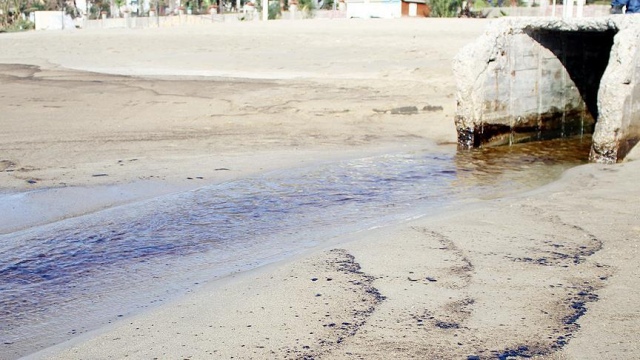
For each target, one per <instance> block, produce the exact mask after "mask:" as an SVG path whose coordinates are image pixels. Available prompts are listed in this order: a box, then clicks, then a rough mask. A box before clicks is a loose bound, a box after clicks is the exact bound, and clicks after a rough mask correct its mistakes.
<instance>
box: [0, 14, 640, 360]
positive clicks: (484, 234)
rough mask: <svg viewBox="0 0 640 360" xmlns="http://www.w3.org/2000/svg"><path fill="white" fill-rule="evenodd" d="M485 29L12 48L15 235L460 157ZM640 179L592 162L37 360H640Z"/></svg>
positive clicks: (328, 250) (4, 153) (10, 190)
mask: <svg viewBox="0 0 640 360" xmlns="http://www.w3.org/2000/svg"><path fill="white" fill-rule="evenodd" d="M486 24H487V22H485V21H475V20H464V19H449V20H438V19H429V20H394V21H386V20H385V21H383V20H380V21H377V20H370V21H358V20H349V21H348V20H339V21H336V20H334V21H328V20H326V21H325V20H314V21H293V22H284V21H283V22H270V23H268V24H261V23H233V24H231V23H228V24H213V25H210V26H194V27H185V28H174V29H147V30H111V31H76V32H64V33H58V32H55V33H53V32H51V33H22V34H3V35H2V36H0V46H1V47H2V48H3V49H11V51H7V52H3V53H2V54H0V64H4V65H0V80H1V81H2V83H3V86H2V87H0V114H2V119H1V121H2V126H3V131H2V133H0V161H1V162H0V186H1V190H2V195H0V196H2V197H3V204H2V205H0V210H2V213H3V214H11V216H12V218H11V219H12V220H6V219H8V217H6V216H3V218H4V220H3V222H2V223H0V226H1V229H2V231H3V232H9V231H12V230H16V229H20V228H25V227H29V226H33V225H35V224H41V223H46V222H49V221H53V220H56V219H59V218H64V217H68V216H74V215H78V214H82V213H86V212H91V211H95V210H98V209H100V208H104V207H109V206H113V205H115V204H118V203H123V202H130V201H137V200H141V199H144V198H148V197H152V196H157V195H160V194H165V193H170V192H177V191H184V190H187V189H193V188H196V187H199V186H202V185H204V184H211V183H217V182H221V181H226V180H231V179H236V178H241V177H244V176H248V175H249V174H255V173H258V172H261V171H266V170H270V169H279V168H287V167H290V166H297V165H301V164H313V163H314V162H318V161H326V160H333V159H340V158H343V157H348V156H358V155H364V154H368V153H377V152H382V151H385V150H386V149H400V148H419V147H421V146H426V145H425V144H446V143H452V142H454V141H455V139H456V134H455V131H454V126H453V113H454V109H455V99H454V89H455V88H454V80H453V74H452V73H451V69H450V63H451V58H452V57H453V55H454V54H455V53H456V52H457V50H458V49H459V48H460V47H461V46H463V45H464V44H466V43H468V42H469V41H472V40H473V39H474V38H475V37H476V36H478V35H479V34H480V33H481V31H482V29H483V28H484V27H485V26H486ZM109 74H111V75H109ZM134 75H135V76H134ZM175 75H178V76H175ZM413 106H415V107H416V109H417V113H414V114H407V113H403V111H397V110H396V111H392V110H394V109H399V108H403V107H413ZM439 107H442V109H440V108H439ZM410 112H415V111H414V110H411V111H410ZM633 157H634V155H632V156H631V158H633ZM639 172H640V165H637V162H633V161H631V162H627V163H624V164H618V165H614V166H600V165H585V166H581V167H578V168H575V169H573V170H570V171H569V172H568V173H567V174H566V175H565V176H564V177H563V178H562V179H561V180H559V181H557V182H555V183H553V184H551V185H548V186H545V187H543V188H541V189H538V190H535V191H533V192H529V193H527V194H523V195H519V196H513V197H509V198H504V199H499V200H487V201H483V202H481V203H477V204H473V205H469V206H467V207H465V208H461V209H456V210H450V211H448V212H446V213H442V214H440V215H438V216H436V217H425V218H421V219H417V220H413V221H410V222H407V223H404V224H401V225H396V226H393V227H386V228H381V229H376V230H371V231H368V232H362V233H358V234H354V235H350V236H348V237H345V238H342V239H334V240H332V241H331V242H330V245H327V246H324V247H323V248H319V249H315V250H314V251H311V252H308V253H306V254H304V255H303V256H300V257H297V258H295V259H291V260H288V261H285V262H280V263H277V264H272V265H269V266H267V267H264V268H260V269H256V270H254V271H250V272H246V273H241V274H237V275H234V276H230V277H227V278H224V279H220V280H217V281H214V282H212V283H210V284H207V285H206V286H204V287H203V288H201V289H200V290H199V291H197V292H196V293H193V294H189V295H187V296H185V297H184V298H181V299H180V300H178V301H175V302H172V303H170V304H167V305H164V306H162V307H160V308H158V309H155V310H152V311H149V312H146V313H143V314H139V315H137V316H133V317H130V318H126V319H123V320H122V321H121V322H119V323H117V324H114V325H112V326H110V327H108V328H104V329H99V330H97V331H95V332H92V333H89V334H84V335H81V336H80V337H79V338H76V339H74V340H71V342H69V343H65V344H61V345H59V346H57V347H54V348H50V349H47V350H45V351H44V352H41V353H38V354H35V355H34V358H56V359H75V358H96V359H97V358H103V359H107V358H111V359H119V358H124V357H125V356H128V357H129V358H154V357H157V358H211V357H219V358H224V357H227V358H229V357H231V356H233V357H235V358H244V359H246V358H304V357H305V356H307V357H312V358H332V359H333V358H338V359H341V358H345V359H347V358H348V359H352V358H367V359H369V358H379V359H386V358H390V357H397V358H443V359H450V358H462V359H466V358H470V359H473V358H496V357H502V358H506V357H508V356H518V355H522V356H538V357H540V358H549V359H584V358H593V359H601V358H620V359H623V358H628V359H631V358H637V357H638V356H640V355H639V354H640V349H638V347H639V345H638V344H640V338H639V337H640V335H638V334H640V331H638V330H639V329H640V316H639V315H640V307H639V306H638V305H637V304H636V302H635V301H634V299H636V298H637V296H638V292H639V291H640V290H638V289H640V283H639V282H640V277H639V276H638V275H639V273H640V267H638V265H637V262H636V261H635V259H636V258H637V256H638V246H637V243H638V242H637V241H638V238H639V236H640V221H638V220H637V214H638V212H639V210H640V209H639V208H638V205H637V201H635V199H637V198H638V195H639V193H640V190H638V188H637V186H635V181H634V179H635V178H636V177H637V176H638V175H639ZM24 192H30V193H28V194H27V195H21V196H18V195H15V194H16V193H24ZM80 195H81V196H82V197H81V198H79V197H78V196H80ZM25 197H26V198H27V199H29V200H24V199H25ZM15 209H18V210H15ZM20 211H22V213H20ZM34 211H35V213H34ZM21 214H22V215H21Z"/></svg>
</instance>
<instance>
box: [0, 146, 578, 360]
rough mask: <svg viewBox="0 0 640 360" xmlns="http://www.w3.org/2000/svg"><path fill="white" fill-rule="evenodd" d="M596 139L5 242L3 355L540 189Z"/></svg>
mask: <svg viewBox="0 0 640 360" xmlns="http://www.w3.org/2000/svg"><path fill="white" fill-rule="evenodd" d="M588 144H589V141H586V140H575V139H574V140H562V141H558V143H557V144H555V145H553V144H552V143H550V142H547V143H546V146H540V145H536V144H528V145H527V144H525V145H522V146H520V147H518V146H514V147H510V148H496V149H485V150H482V149H481V150H476V151H469V152H462V153H458V154H456V153H455V152H454V151H452V150H450V151H445V152H442V153H439V154H433V153H428V154H421V153H410V154H394V155H384V156H377V157H370V158H364V159H357V160H351V161H344V162H340V163H337V164H327V165H323V166H318V167H314V168H303V169H294V170H287V171H280V172H272V173H269V174H265V175H263V176H259V177H255V178H248V179H243V180H238V181H234V182H229V183H225V184H221V185H214V186H208V187H204V188H201V189H199V190H196V191H192V192H186V193H182V194H178V195H173V196H166V197H161V198H157V199H154V200H150V201H147V202H143V203H139V204H134V205H128V206H123V207H118V208H114V209H110V210H106V211H102V212H100V213H97V214H93V215H89V216H84V217H80V218H75V219H69V220H66V221H62V222H59V223H55V224H51V225H47V226H42V227H38V228H34V229H31V230H27V231H22V232H19V233H14V234H9V235H4V236H0V303H1V304H2V308H1V309H0V334H2V335H1V336H2V338H1V339H0V342H2V343H4V344H5V345H6V346H5V347H6V349H8V350H7V351H9V352H8V353H6V354H4V353H3V352H2V351H0V357H16V356H19V355H24V354H25V353H28V351H29V350H30V351H33V350H36V349H38V348H39V347H44V346H48V345H51V344H53V343H56V342H59V341H61V340H64V339H65V338H68V337H71V336H73V335H74V334H75V333H76V332H79V331H83V330H88V329H90V328H91V327H92V326H93V327H96V326H97V325H96V324H95V323H96V322H98V325H99V324H100V322H105V321H107V320H108V319H110V318H113V317H115V316H117V314H119V313H123V312H127V311H132V310H134V309H135V306H134V305H132V304H133V303H138V304H140V303H144V304H145V305H144V306H146V305H147V304H149V303H150V302H154V301H156V300H155V299H157V298H162V297H163V296H165V295H166V293H167V292H168V293H171V291H173V292H176V291H184V290H185V289H187V288H188V287H189V286H190V285H189V284H192V282H193V281H199V280H200V279H204V278H207V277H208V278H211V277H215V276H216V275H222V274H224V273H229V272H230V271H233V270H236V269H244V268H250V267H255V266H258V265H260V264H263V263H266V262H269V261H273V260H274V259H277V258H279V257H282V256H284V255H286V254H289V253H294V252H296V251H300V250H301V249H303V248H305V247H309V246H313V245H315V244H317V243H319V242H320V241H322V239H327V238H330V237H332V236H337V235H339V234H345V233H348V232H352V231H357V230H362V229H366V228H369V227H371V226H375V225H377V224H382V223H385V222H390V221H397V220H401V219H404V218H409V217H411V216H412V215H416V214H418V213H428V212H429V211H436V210H437V209H438V208H439V207H442V206H444V205H447V204H452V203H453V202H455V201H456V200H460V199H465V198H467V199H468V198H474V197H475V198H477V197H489V198H490V197H496V196H500V195H502V194H504V193H513V192H516V191H522V190H527V189H531V188H533V187H536V186H540V185H542V184H544V183H546V182H548V181H550V180H552V179H554V178H557V177H558V176H559V174H560V173H561V172H562V171H563V170H565V169H566V168H568V167H571V166H574V165H577V164H579V163H582V162H583V158H585V157H586V156H585V155H584V154H586V153H587V152H588V150H584V149H587V148H588ZM550 148H553V151H549V150H548V149H550ZM576 153H580V154H581V156H579V157H576V156H575V154H576ZM198 274H200V277H198ZM189 281H192V282H189ZM175 284H182V285H177V288H171V286H174V285H175ZM131 289H136V290H133V291H132V290H131ZM167 289H169V290H167ZM114 294H115V295H114ZM108 303H111V304H110V305H109V304H108ZM137 306H140V305H137ZM78 309H85V310H86V309H91V312H92V313H93V317H91V316H89V317H87V316H84V315H80V316H79V315H78V314H77V310H78ZM61 331H63V332H62V333H61ZM65 332H66V333H65Z"/></svg>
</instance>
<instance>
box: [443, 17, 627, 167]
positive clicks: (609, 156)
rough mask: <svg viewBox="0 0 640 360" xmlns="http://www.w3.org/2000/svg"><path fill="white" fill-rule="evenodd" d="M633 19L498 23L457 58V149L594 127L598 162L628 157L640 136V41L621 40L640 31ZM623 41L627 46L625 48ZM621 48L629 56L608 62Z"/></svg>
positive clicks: (576, 132)
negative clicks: (621, 75) (619, 76)
mask: <svg viewBox="0 0 640 360" xmlns="http://www.w3.org/2000/svg"><path fill="white" fill-rule="evenodd" d="M634 18H635V17H631V16H618V17H603V18H591V19H570V20H559V19H549V18H519V19H501V20H498V21H496V22H495V23H493V24H492V26H491V27H490V28H489V29H488V30H487V32H486V33H485V34H484V35H483V36H482V37H481V38H480V39H479V40H478V41H476V42H475V43H473V44H471V45H469V46H467V47H465V48H464V49H463V50H462V51H461V52H460V53H459V54H458V56H457V57H456V59H455V61H454V72H455V75H456V81H457V89H458V90H457V102H458V108H457V113H456V120H455V121H456V127H457V129H458V142H459V144H460V146H461V147H478V146H482V145H503V144H512V143H517V142H523V141H532V140H544V139H551V138H557V137H563V136H572V135H579V134H583V133H592V132H594V129H595V133H594V146H593V148H592V155H591V158H592V160H593V161H600V162H612V161H616V160H618V159H621V158H622V157H624V155H625V154H626V152H627V151H628V150H629V148H630V146H632V145H633V144H635V141H637V140H635V139H637V137H638V136H637V135H638V134H640V132H638V127H640V126H638V125H639V124H640V121H639V115H640V97H638V96H640V88H637V87H636V84H637V83H638V80H640V79H638V78H637V77H636V76H640V73H638V72H637V71H635V69H636V67H637V64H638V61H637V60H638V55H637V50H636V48H637V45H638V38H637V37H636V38H634V37H633V36H636V35H629V36H628V39H627V38H624V39H623V38H621V37H620V36H621V34H624V33H625V32H627V31H630V32H631V33H632V34H637V30H632V29H638V25H636V24H637V23H638V20H636V19H634ZM634 39H635V40H634ZM614 42H615V44H614ZM620 43H623V44H626V45H629V46H627V47H625V50H624V51H622V52H621V51H620V50H621V49H620V45H619V44H620ZM616 44H618V45H616ZM619 53H620V54H622V53H624V54H625V55H624V56H625V58H624V61H623V62H622V63H620V62H617V61H610V58H611V59H618V56H619ZM620 68H624V69H627V70H629V69H633V71H632V76H631V75H630V76H631V77H632V79H631V80H629V79H617V78H616V76H617V75H616V74H618V73H619V72H620V70H619V69H620ZM627 70H625V71H626V72H628V71H627ZM636 74H639V75H636ZM628 77H629V76H628ZM627 80H629V82H628V83H627V84H626V85H624V82H625V81H627ZM601 83H602V84H606V85H607V86H600V85H601ZM629 85H631V86H629ZM623 99H624V101H626V102H625V103H622V101H623ZM603 101H604V102H603ZM612 109H617V111H614V112H612Z"/></svg>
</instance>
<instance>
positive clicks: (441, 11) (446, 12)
mask: <svg viewBox="0 0 640 360" xmlns="http://www.w3.org/2000/svg"><path fill="white" fill-rule="evenodd" d="M460 3H461V0H431V16H433V17H456V16H458V11H459V9H460Z"/></svg>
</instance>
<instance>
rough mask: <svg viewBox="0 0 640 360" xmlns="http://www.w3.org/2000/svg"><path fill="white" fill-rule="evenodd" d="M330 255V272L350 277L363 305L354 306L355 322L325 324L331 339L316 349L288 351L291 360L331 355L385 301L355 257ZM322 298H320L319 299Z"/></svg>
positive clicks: (337, 251) (338, 251)
mask: <svg viewBox="0 0 640 360" xmlns="http://www.w3.org/2000/svg"><path fill="white" fill-rule="evenodd" d="M329 254H330V255H332V256H331V259H330V260H328V261H327V265H328V266H329V268H330V269H332V270H334V271H337V272H339V273H342V274H344V275H347V276H348V279H349V280H348V282H349V283H350V284H351V285H353V286H354V287H355V289H356V290H354V291H355V292H356V293H358V294H359V297H360V298H361V301H358V302H357V303H354V307H353V310H352V312H351V314H352V317H351V320H349V321H340V322H339V323H337V322H327V323H325V324H324V325H322V326H323V327H324V328H325V329H327V330H328V331H330V332H329V334H328V335H327V336H324V337H323V338H320V339H318V340H317V344H316V345H315V346H308V345H307V347H298V348H294V349H287V350H286V354H285V358H287V359H289V358H291V359H315V358H318V357H321V356H322V355H326V354H329V353H330V352H331V351H333V350H335V348H337V347H338V346H340V344H343V343H344V342H345V341H346V340H347V339H348V338H350V337H353V336H355V335H356V333H357V332H358V330H360V328H361V327H362V326H364V325H365V323H366V322H367V320H368V318H369V317H370V316H371V314H373V312H374V311H375V309H376V306H377V305H378V304H380V303H381V302H382V301H384V300H385V297H384V296H383V295H382V294H381V293H380V291H379V290H378V289H376V288H375V287H373V281H374V280H375V278H374V277H373V276H370V275H367V274H365V273H364V272H362V271H361V268H360V264H359V263H357V262H356V261H355V258H354V256H353V255H351V254H349V253H348V252H346V250H343V249H333V250H331V251H329ZM311 280H312V281H318V278H316V277H314V278H312V279H311ZM332 280H333V278H327V281H332ZM318 295H320V294H317V295H316V296H318ZM327 317H329V315H327Z"/></svg>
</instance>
